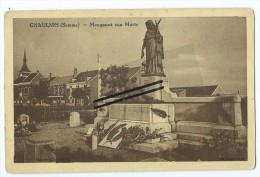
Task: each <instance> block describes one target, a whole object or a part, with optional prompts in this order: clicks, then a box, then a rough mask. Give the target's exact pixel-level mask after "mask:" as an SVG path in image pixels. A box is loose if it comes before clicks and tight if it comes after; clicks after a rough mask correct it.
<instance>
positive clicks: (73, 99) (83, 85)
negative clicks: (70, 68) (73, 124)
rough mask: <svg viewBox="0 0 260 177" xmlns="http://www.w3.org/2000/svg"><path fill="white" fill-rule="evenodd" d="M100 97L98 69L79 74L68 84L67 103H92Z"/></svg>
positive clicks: (75, 72) (75, 71)
mask: <svg viewBox="0 0 260 177" xmlns="http://www.w3.org/2000/svg"><path fill="white" fill-rule="evenodd" d="M97 97H98V71H97V70H94V71H86V72H81V73H79V74H77V69H76V68H75V69H74V77H73V79H71V81H70V82H69V83H67V84H66V98H67V100H66V104H67V105H90V104H91V103H92V102H93V101H94V100H95V99H97Z"/></svg>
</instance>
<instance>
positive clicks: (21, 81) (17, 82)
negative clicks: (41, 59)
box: [14, 73, 38, 84]
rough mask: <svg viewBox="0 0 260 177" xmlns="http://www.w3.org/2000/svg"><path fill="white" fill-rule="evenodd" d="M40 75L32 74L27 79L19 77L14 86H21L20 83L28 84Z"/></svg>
mask: <svg viewBox="0 0 260 177" xmlns="http://www.w3.org/2000/svg"><path fill="white" fill-rule="evenodd" d="M37 74H38V73H30V74H29V75H28V76H27V77H18V78H17V79H16V80H15V81H14V84H20V83H26V82H32V80H33V79H34V78H35V77H36V76H37Z"/></svg>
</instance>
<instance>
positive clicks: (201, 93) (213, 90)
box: [170, 85, 224, 97]
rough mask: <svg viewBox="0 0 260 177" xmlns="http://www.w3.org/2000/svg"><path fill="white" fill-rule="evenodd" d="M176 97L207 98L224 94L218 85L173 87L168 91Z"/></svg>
mask: <svg viewBox="0 0 260 177" xmlns="http://www.w3.org/2000/svg"><path fill="white" fill-rule="evenodd" d="M170 90H171V91H172V92H173V93H176V94H177V96H178V97H207V96H216V95H222V94H224V91H223V89H222V87H220V86H219V85H209V86H195V87H175V88H171V89H170Z"/></svg>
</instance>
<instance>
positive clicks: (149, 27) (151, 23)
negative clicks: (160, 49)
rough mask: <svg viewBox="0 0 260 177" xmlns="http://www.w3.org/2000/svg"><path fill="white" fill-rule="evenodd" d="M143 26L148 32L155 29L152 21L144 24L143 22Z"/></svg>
mask: <svg viewBox="0 0 260 177" xmlns="http://www.w3.org/2000/svg"><path fill="white" fill-rule="evenodd" d="M145 25H146V28H147V29H148V30H154V29H155V25H154V23H153V21H152V20H148V21H146V22H145Z"/></svg>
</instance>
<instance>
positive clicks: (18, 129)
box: [14, 122, 37, 137]
mask: <svg viewBox="0 0 260 177" xmlns="http://www.w3.org/2000/svg"><path fill="white" fill-rule="evenodd" d="M35 131H37V128H36V123H35V122H33V123H27V124H25V125H24V124H22V123H18V124H15V125H14V136H15V137H24V136H30V135H31V134H32V133H31V132H35Z"/></svg>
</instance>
